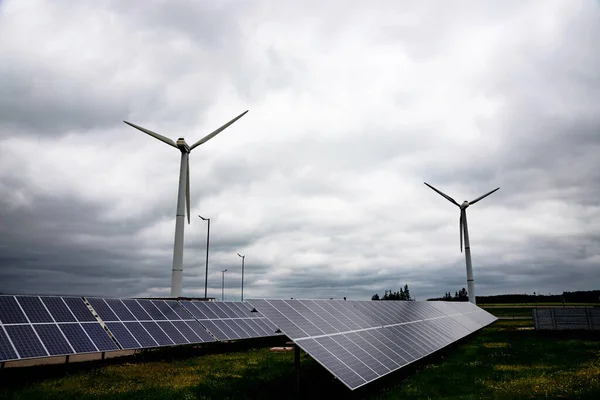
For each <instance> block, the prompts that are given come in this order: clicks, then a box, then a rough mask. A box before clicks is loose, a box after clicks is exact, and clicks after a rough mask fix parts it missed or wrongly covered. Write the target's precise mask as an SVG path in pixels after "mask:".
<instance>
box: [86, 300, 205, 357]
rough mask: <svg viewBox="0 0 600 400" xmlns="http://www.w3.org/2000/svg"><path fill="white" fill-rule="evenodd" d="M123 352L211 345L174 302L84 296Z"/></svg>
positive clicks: (198, 327) (202, 331)
mask: <svg viewBox="0 0 600 400" xmlns="http://www.w3.org/2000/svg"><path fill="white" fill-rule="evenodd" d="M86 300H87V301H88V302H89V303H90V305H91V306H92V308H93V309H94V310H95V311H96V312H97V313H98V316H99V317H100V318H101V319H102V321H104V323H105V324H106V327H107V328H108V330H109V331H110V333H111V334H112V335H113V336H114V337H115V339H116V340H117V342H118V343H119V344H120V345H121V347H122V348H123V349H142V348H150V347H162V346H176V345H182V344H197V343H206V342H214V341H215V339H214V338H213V337H212V336H211V335H210V334H209V333H208V332H207V331H206V329H204V327H203V326H202V325H200V323H199V322H198V321H196V320H195V319H194V317H193V316H192V315H190V314H189V313H188V312H187V311H186V310H185V309H184V308H183V306H182V305H181V304H180V303H179V302H177V301H175V300H148V299H118V298H99V297H87V298H86Z"/></svg>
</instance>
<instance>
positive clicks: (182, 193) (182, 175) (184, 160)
mask: <svg viewBox="0 0 600 400" xmlns="http://www.w3.org/2000/svg"><path fill="white" fill-rule="evenodd" d="M247 112H248V110H246V111H244V112H243V113H241V114H240V115H238V116H237V117H235V118H234V119H232V120H231V121H229V122H228V123H226V124H225V125H223V126H222V127H220V128H219V129H217V130H215V131H214V132H211V133H209V134H208V135H206V136H204V137H203V138H202V139H200V140H198V141H197V142H196V143H194V144H193V145H191V146H189V145H188V144H187V143H186V142H185V139H184V138H179V139H177V142H174V141H173V140H171V139H169V138H168V137H165V136H163V135H160V134H158V133H156V132H152V131H151V130H149V129H146V128H142V127H141V126H138V125H135V124H132V123H131V122H127V121H123V122H125V123H126V124H127V125H129V126H132V127H134V128H135V129H139V130H140V131H142V132H144V133H146V134H148V135H150V136H152V137H154V138H156V139H158V140H160V141H161V142H164V143H166V144H168V145H169V146H173V147H175V148H176V149H179V151H181V164H180V166H179V190H178V194H177V214H176V218H175V244H174V246H173V271H172V275H171V297H181V283H182V276H183V228H184V226H185V223H184V217H185V215H186V208H187V219H188V224H189V223H190V160H189V155H190V152H191V151H192V150H194V149H195V148H196V147H198V146H200V145H201V144H203V143H206V142H208V141H209V140H210V139H212V138H213V137H215V136H217V135H218V134H219V133H221V131H223V130H225V129H226V128H228V127H229V125H231V124H233V123H234V122H235V121H237V120H238V119H240V118H242V117H243V116H244V115H245V114H246V113H247Z"/></svg>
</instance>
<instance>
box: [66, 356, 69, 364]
mask: <svg viewBox="0 0 600 400" xmlns="http://www.w3.org/2000/svg"><path fill="white" fill-rule="evenodd" d="M68 363H69V355H68V354H67V355H66V356H65V364H68Z"/></svg>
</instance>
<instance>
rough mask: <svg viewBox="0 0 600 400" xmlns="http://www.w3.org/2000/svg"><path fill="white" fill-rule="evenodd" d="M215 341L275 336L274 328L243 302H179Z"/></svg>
mask: <svg viewBox="0 0 600 400" xmlns="http://www.w3.org/2000/svg"><path fill="white" fill-rule="evenodd" d="M180 303H181V305H182V306H183V307H184V308H185V309H186V310H187V311H188V312H189V313H190V314H191V315H193V316H194V318H195V319H197V320H198V321H199V322H200V323H201V324H202V325H203V326H204V327H205V328H206V330H207V331H208V332H210V333H211V334H212V335H213V336H214V337H215V338H217V340H238V339H249V338H257V337H268V336H276V335H278V333H276V328H274V327H272V326H269V324H268V322H267V319H266V318H264V317H262V316H259V315H258V313H256V312H255V313H253V312H251V310H252V307H251V306H250V305H249V304H247V303H245V302H236V301H225V302H211V301H189V300H185V301H180Z"/></svg>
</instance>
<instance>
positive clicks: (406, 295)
mask: <svg viewBox="0 0 600 400" xmlns="http://www.w3.org/2000/svg"><path fill="white" fill-rule="evenodd" d="M400 292H402V289H400ZM401 300H410V292H409V291H408V285H404V298H403V299H401Z"/></svg>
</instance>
